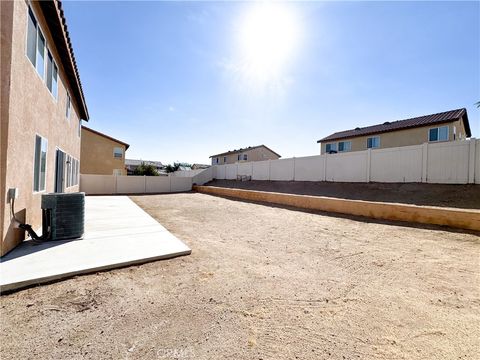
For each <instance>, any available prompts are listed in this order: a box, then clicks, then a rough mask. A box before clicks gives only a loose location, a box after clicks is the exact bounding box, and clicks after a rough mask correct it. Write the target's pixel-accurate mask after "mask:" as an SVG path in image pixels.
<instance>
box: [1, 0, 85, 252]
mask: <svg viewBox="0 0 480 360" xmlns="http://www.w3.org/2000/svg"><path fill="white" fill-rule="evenodd" d="M4 9H6V10H7V11H3V10H4ZM33 10H34V12H35V15H36V17H37V20H38V22H39V24H40V26H41V29H42V31H43V34H44V36H45V38H46V41H47V45H48V47H49V49H50V51H51V52H52V55H53V57H54V59H55V62H56V63H57V66H58V71H59V79H58V96H57V99H55V98H54V97H53V96H52V95H51V94H50V92H49V90H48V88H47V86H46V83H45V81H44V80H43V79H41V78H40V76H39V75H38V74H37V72H36V70H35V68H34V67H33V65H32V63H31V62H30V60H29V59H28V57H27V56H26V51H25V49H26V31H27V14H28V6H27V3H26V2H24V1H15V2H13V3H11V2H4V1H2V13H1V17H2V18H1V23H2V49H1V52H2V60H3V59H4V49H8V48H9V47H10V46H11V63H10V66H8V68H4V64H3V61H2V78H1V82H2V135H1V139H2V145H1V150H2V158H3V156H5V159H6V161H5V164H2V169H3V170H4V173H5V182H4V184H3V185H2V189H1V190H2V208H1V214H0V220H1V221H2V226H3V230H2V238H1V239H2V243H1V245H2V246H1V255H3V254H5V253H6V252H8V251H9V250H11V249H12V248H13V247H14V246H16V245H17V244H18V243H19V242H21V241H22V240H23V239H24V236H25V234H24V231H21V230H19V229H16V228H15V227H14V226H13V223H12V219H11V216H10V208H9V203H8V201H7V197H6V194H7V191H8V189H9V188H13V187H15V188H18V189H19V193H20V196H19V198H18V199H17V200H16V201H15V211H16V214H17V217H18V218H19V219H20V220H22V221H25V222H27V223H29V224H31V225H32V226H33V228H35V229H38V228H39V227H40V226H41V208H40V204H41V194H42V193H36V192H34V191H33V167H34V145H35V136H36V134H39V135H41V136H43V137H44V138H46V139H47V140H48V149H47V169H46V191H45V192H53V191H54V184H55V181H54V177H55V151H56V148H60V149H61V150H62V151H64V152H66V153H68V154H69V155H71V156H73V157H75V158H77V159H80V137H79V135H78V126H79V117H78V107H77V103H76V101H75V99H74V98H72V105H73V106H72V113H71V115H70V119H69V120H67V118H66V116H65V110H66V96H67V95H66V88H68V89H69V92H70V94H72V93H73V91H71V89H70V87H69V84H68V82H67V78H66V76H65V71H64V69H63V66H62V64H61V63H60V57H59V56H58V53H57V51H56V48H55V45H54V42H53V40H52V37H51V34H50V33H49V31H48V28H47V26H46V23H45V19H44V18H43V16H42V12H41V11H40V9H39V7H38V4H36V3H33ZM9 23H10V24H11V25H12V31H11V33H10V34H9V32H8V29H7V28H8V25H7V26H4V25H5V24H9ZM8 73H10V82H9V83H8V84H7V83H6V82H8V76H4V75H7V74H8ZM5 89H8V90H9V94H8V95H7V96H8V101H7V100H5V99H4V95H5V94H4V93H3V90H5ZM5 102H8V109H7V110H6V111H5V109H4V108H3V105H4V103H5ZM5 124H7V125H6V126H4V125H5ZM4 127H5V129H4ZM66 191H67V192H73V191H78V186H72V187H70V188H68V189H66Z"/></svg>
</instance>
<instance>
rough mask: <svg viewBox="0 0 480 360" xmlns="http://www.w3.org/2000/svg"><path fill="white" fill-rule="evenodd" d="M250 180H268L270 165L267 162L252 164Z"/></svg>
mask: <svg viewBox="0 0 480 360" xmlns="http://www.w3.org/2000/svg"><path fill="white" fill-rule="evenodd" d="M252 180H270V164H269V161H268V160H267V161H254V162H253V166H252Z"/></svg>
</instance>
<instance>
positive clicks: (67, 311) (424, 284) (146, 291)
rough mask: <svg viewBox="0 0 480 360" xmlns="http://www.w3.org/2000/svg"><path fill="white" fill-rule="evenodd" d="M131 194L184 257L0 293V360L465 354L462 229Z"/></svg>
mask: <svg viewBox="0 0 480 360" xmlns="http://www.w3.org/2000/svg"><path fill="white" fill-rule="evenodd" d="M132 199H133V200H134V201H135V202H137V203H138V204H139V205H141V206H142V207H143V208H144V209H145V210H146V211H148V212H149V213H150V214H151V215H152V216H154V217H155V218H156V219H158V221H160V222H161V223H162V224H163V225H164V226H166V227H167V228H168V229H169V230H170V231H171V232H173V233H174V234H175V235H177V236H178V237H179V238H181V239H183V240H184V241H185V242H186V243H187V244H188V245H189V246H190V247H191V248H192V249H193V253H192V255H190V256H187V257H182V258H176V259H172V260H167V261H158V262H154V263H149V264H145V265H142V266H135V267H130V268H124V269H119V270H114V271H110V272H104V273H98V274H94V275H87V276H82V277H77V278H73V279H70V280H66V281H63V282H59V283H54V284H50V285H45V286H40V287H35V288H30V289H27V290H23V291H20V292H17V293H13V294H9V295H4V296H2V297H1V298H0V301H1V339H0V344H1V357H2V359H29V358H35V359H83V358H88V359H235V360H237V359H275V360H277V359H296V358H297V359H474V358H477V359H478V354H479V349H480V258H479V250H480V238H479V237H478V236H477V235H475V234H466V233H461V232H447V231H445V230H443V229H440V228H418V227H417V228H415V227H406V226H399V225H398V224H389V223H373V222H365V221H358V220H355V219H348V218H338V217H333V216H326V215H324V214H323V215H322V214H315V213H306V212H300V211H295V210H291V209H285V208H280V207H270V206H265V205H259V204H253V203H245V202H239V201H233V200H227V199H223V198H219V197H213V196H209V195H205V194H198V193H186V194H169V195H149V196H135V197H132Z"/></svg>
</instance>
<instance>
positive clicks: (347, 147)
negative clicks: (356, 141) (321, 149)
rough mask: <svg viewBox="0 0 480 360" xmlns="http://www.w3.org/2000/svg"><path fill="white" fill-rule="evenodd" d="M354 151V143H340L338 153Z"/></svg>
mask: <svg viewBox="0 0 480 360" xmlns="http://www.w3.org/2000/svg"><path fill="white" fill-rule="evenodd" d="M350 150H352V142H351V141H340V142H339V143H338V151H339V152H342V151H350Z"/></svg>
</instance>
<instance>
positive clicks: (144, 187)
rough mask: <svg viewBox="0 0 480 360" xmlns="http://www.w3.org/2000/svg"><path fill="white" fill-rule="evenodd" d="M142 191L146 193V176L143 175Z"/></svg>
mask: <svg viewBox="0 0 480 360" xmlns="http://www.w3.org/2000/svg"><path fill="white" fill-rule="evenodd" d="M143 192H144V193H145V194H146V193H147V176H146V175H143Z"/></svg>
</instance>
